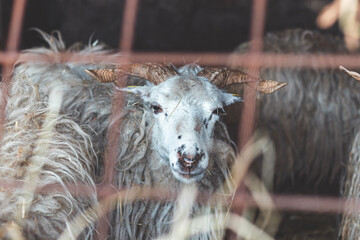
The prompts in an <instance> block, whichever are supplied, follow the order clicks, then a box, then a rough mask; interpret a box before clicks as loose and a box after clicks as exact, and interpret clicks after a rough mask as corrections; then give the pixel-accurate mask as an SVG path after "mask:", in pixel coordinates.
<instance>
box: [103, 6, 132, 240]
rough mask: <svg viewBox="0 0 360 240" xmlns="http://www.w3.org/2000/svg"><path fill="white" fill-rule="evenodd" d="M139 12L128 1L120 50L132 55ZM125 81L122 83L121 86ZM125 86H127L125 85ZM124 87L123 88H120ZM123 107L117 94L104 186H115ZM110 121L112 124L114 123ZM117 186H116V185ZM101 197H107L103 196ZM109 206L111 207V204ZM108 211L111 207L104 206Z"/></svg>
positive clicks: (106, 227) (105, 234)
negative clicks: (119, 117)
mask: <svg viewBox="0 0 360 240" xmlns="http://www.w3.org/2000/svg"><path fill="white" fill-rule="evenodd" d="M137 10H138V0H126V1H125V7H124V15H123V23H122V30H121V39H120V41H119V49H120V50H121V51H122V52H127V53H130V52H131V50H132V46H133V39H134V33H135V24H136V15H137ZM123 82H124V81H121V83H120V84H121V85H122V84H123ZM123 86H125V84H124V85H123ZM120 87H122V86H120ZM122 105H123V96H122V94H116V93H115V95H114V98H113V108H112V116H111V119H115V122H114V123H113V124H112V125H111V126H110V127H109V130H108V146H107V149H106V153H105V172H104V180H103V184H104V186H105V187H106V186H112V185H114V168H115V162H116V155H117V147H118V146H119V132H118V131H117V130H118V129H119V127H120V125H121V120H120V119H118V118H117V116H118V114H120V112H121V109H122ZM111 119H110V122H112V121H111ZM115 186H116V184H115ZM100 197H106V196H101V195H100ZM109 205H111V204H110V203H109ZM104 207H105V209H108V208H109V207H110V206H104ZM110 215H111V211H109V214H106V215H105V216H104V217H101V218H100V219H99V226H98V230H99V235H98V236H99V239H106V238H107V237H108V231H109V222H110V221H109V218H110V217H111V216H110Z"/></svg>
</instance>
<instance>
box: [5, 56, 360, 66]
mask: <svg viewBox="0 0 360 240" xmlns="http://www.w3.org/2000/svg"><path fill="white" fill-rule="evenodd" d="M58 55H59V58H57V59H61V60H62V61H63V62H66V61H69V60H71V61H72V62H74V63H93V64H96V63H100V62H101V63H105V64H106V63H109V64H111V63H114V62H116V63H117V64H125V63H129V62H130V61H131V62H149V61H152V62H164V59H165V60H166V62H171V63H173V64H179V65H182V64H183V63H184V59H185V60H186V61H187V62H197V63H198V64H200V65H207V66H217V65H228V66H235V67H248V66H250V62H249V60H250V59H254V62H252V63H251V66H252V67H279V68H280V67H284V68H286V67H287V68H301V67H303V68H308V67H311V68H338V67H339V66H340V65H343V66H345V67H347V68H350V69H351V68H360V61H359V59H360V54H351V55H346V54H323V55H316V54H273V53H247V54H234V53H211V52H209V53H190V52H187V53H178V52H169V53H157V52H152V53H149V52H145V53H144V52H138V53H129V54H126V55H121V56H120V55H117V56H116V55H98V54H96V55H95V54H86V55H85V54H82V55H79V54H69V53H58ZM19 56H20V54H19V53H7V52H0V64H10V63H13V62H14V61H16V59H18V58H19ZM22 59H23V60H24V61H32V62H51V60H49V59H48V58H47V57H46V56H39V55H36V54H27V55H26V57H22Z"/></svg>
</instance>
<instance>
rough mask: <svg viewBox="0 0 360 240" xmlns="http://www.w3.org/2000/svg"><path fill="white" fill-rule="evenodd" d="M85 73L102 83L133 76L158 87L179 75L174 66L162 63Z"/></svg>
mask: <svg viewBox="0 0 360 240" xmlns="http://www.w3.org/2000/svg"><path fill="white" fill-rule="evenodd" d="M85 71H86V73H88V74H89V75H90V76H92V77H93V78H95V79H96V80H97V81H99V82H102V83H109V82H114V81H116V80H117V79H118V78H119V76H121V75H131V76H134V77H139V78H144V79H146V80H148V81H150V82H152V83H154V84H155V85H157V84H159V83H161V82H163V81H165V80H166V79H168V78H169V77H171V76H175V75H178V73H177V71H176V69H175V68H174V67H173V66H171V65H165V64H160V63H134V64H130V65H125V66H121V67H119V68H103V69H91V70H90V69H86V70H85Z"/></svg>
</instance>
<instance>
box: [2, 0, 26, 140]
mask: <svg viewBox="0 0 360 240" xmlns="http://www.w3.org/2000/svg"><path fill="white" fill-rule="evenodd" d="M25 6H26V0H14V3H13V8H12V14H11V20H10V26H9V34H8V39H7V43H6V50H7V52H15V51H17V49H18V48H19V44H20V36H21V28H22V23H23V19H24V13H25ZM12 65H13V63H12V64H9V65H4V66H3V67H4V68H3V74H2V75H3V78H2V81H3V82H2V89H1V99H0V140H1V139H2V137H3V133H4V123H5V109H6V105H7V98H8V94H9V88H10V80H11V74H10V73H11V68H12Z"/></svg>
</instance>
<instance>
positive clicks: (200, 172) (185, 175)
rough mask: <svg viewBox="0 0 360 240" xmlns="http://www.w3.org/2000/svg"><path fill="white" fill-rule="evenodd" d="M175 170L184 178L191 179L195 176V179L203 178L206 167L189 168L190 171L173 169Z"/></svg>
mask: <svg viewBox="0 0 360 240" xmlns="http://www.w3.org/2000/svg"><path fill="white" fill-rule="evenodd" d="M173 171H174V172H176V173H177V174H178V175H179V176H181V177H182V178H185V179H187V180H189V179H194V178H195V179H198V178H201V177H202V175H204V172H205V169H203V168H198V169H196V170H191V169H189V170H188V171H184V170H175V169H173Z"/></svg>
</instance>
